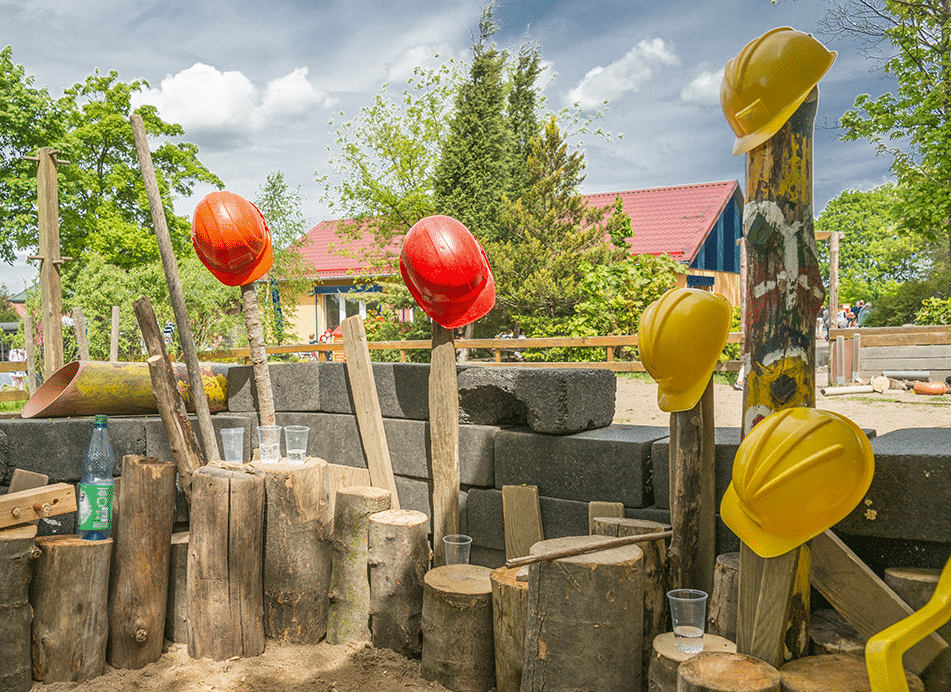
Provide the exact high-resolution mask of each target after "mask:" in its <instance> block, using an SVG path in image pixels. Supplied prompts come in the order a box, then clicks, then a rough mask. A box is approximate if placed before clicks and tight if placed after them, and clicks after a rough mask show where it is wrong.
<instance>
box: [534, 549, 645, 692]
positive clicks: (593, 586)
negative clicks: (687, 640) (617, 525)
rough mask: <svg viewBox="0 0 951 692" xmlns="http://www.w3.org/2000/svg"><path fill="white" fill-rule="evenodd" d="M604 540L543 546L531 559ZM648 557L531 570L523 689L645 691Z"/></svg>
mask: <svg viewBox="0 0 951 692" xmlns="http://www.w3.org/2000/svg"><path fill="white" fill-rule="evenodd" d="M603 540H604V539H603V538H601V537H599V536H569V537H566V538H556V539H553V540H548V541H541V542H540V543H536V544H535V545H534V546H532V554H533V555H539V554H543V553H545V552H550V551H553V550H558V549H562V548H568V547H576V546H580V545H586V544H590V543H592V542H594V543H597V542H600V541H603ZM643 560H644V556H643V553H642V552H641V549H640V548H639V547H638V546H636V545H627V546H622V547H619V548H613V549H610V550H602V551H600V552H594V553H585V554H582V555H576V556H574V557H566V558H561V559H558V560H553V561H550V562H540V563H537V564H535V565H532V566H531V568H530V571H529V580H528V618H527V624H526V630H525V660H524V667H523V672H522V690H523V691H524V692H543V691H545V690H551V689H570V690H587V689H597V690H599V691H602V692H615V691H617V692H620V691H622V690H623V691H624V692H629V691H630V690H637V689H640V686H641V675H642V671H641V656H640V653H639V652H640V651H641V646H642V643H641V638H642V636H643V620H644V602H643V601H644V595H643V588H644V573H643Z"/></svg>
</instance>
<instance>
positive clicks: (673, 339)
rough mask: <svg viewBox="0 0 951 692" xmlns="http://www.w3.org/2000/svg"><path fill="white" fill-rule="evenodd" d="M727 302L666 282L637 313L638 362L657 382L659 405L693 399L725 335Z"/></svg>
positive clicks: (679, 405)
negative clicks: (657, 295) (668, 286)
mask: <svg viewBox="0 0 951 692" xmlns="http://www.w3.org/2000/svg"><path fill="white" fill-rule="evenodd" d="M732 312H733V310H732V308H730V303H729V302H728V301H727V299H726V298H724V297H723V296H721V295H720V294H718V293H711V292H710V291H702V290H699V289H696V288H672V289H671V290H669V291H667V292H666V293H665V294H664V295H662V296H661V297H660V298H658V299H657V300H655V301H654V302H653V303H651V304H650V305H649V306H647V309H646V310H645V311H644V314H643V315H641V323H640V325H639V326H638V328H637V337H638V348H639V350H640V356H641V362H642V363H643V364H644V368H645V369H646V370H647V372H648V373H650V376H651V377H653V378H654V380H655V381H656V382H657V405H658V406H660V409H661V410H662V411H667V412H668V413H670V412H672V411H688V410H690V409H692V408H693V407H694V406H696V405H697V402H698V401H700V397H701V396H702V395H703V390H704V389H706V387H707V382H709V380H710V376H711V375H712V374H713V368H714V367H716V364H717V359H718V358H719V357H720V353H722V352H723V347H724V346H725V345H726V340H727V337H728V336H729V335H730V317H731V316H732Z"/></svg>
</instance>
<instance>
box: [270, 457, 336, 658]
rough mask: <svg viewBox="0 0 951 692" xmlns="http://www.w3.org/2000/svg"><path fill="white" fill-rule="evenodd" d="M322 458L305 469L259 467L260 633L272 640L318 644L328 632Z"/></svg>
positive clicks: (327, 556) (327, 549)
mask: <svg viewBox="0 0 951 692" xmlns="http://www.w3.org/2000/svg"><path fill="white" fill-rule="evenodd" d="M326 465H327V462H325V461H324V460H323V459H308V460H307V462H306V463H305V464H304V465H303V466H291V465H289V464H285V463H281V464H260V462H255V463H254V464H252V466H255V467H256V468H258V469H260V470H261V471H263V472H264V488H265V494H266V497H267V509H266V511H265V521H264V631H265V633H266V634H267V636H268V637H270V638H272V639H281V640H285V641H289V642H294V643H296V644H316V643H317V642H318V641H320V639H321V638H322V637H323V636H324V635H325V634H326V633H327V609H328V596H327V593H328V591H329V589H330V567H331V559H332V556H331V552H332V548H331V545H330V534H329V527H328V526H327V517H326V516H325V515H324V513H323V506H322V504H321V495H322V483H323V481H322V478H323V473H324V467H325V466H326Z"/></svg>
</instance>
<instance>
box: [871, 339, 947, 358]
mask: <svg viewBox="0 0 951 692" xmlns="http://www.w3.org/2000/svg"><path fill="white" fill-rule="evenodd" d="M866 358H940V359H943V360H951V345H946V346H936V345H932V346H871V345H869V343H868V341H867V340H865V339H863V340H862V360H865V359H866Z"/></svg>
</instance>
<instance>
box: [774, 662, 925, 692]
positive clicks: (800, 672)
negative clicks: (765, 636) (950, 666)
mask: <svg viewBox="0 0 951 692" xmlns="http://www.w3.org/2000/svg"><path fill="white" fill-rule="evenodd" d="M779 674H780V675H781V676H782V679H783V692H831V690H835V692H870V690H871V689H872V688H871V684H870V683H869V681H868V669H867V668H866V667H865V656H860V655H857V654H825V655H822V656H806V657H805V658H800V659H797V660H795V661H790V662H789V663H786V664H785V665H783V666H782V667H781V668H780V669H779ZM905 679H906V680H907V681H908V690H909V692H924V689H925V686H924V685H923V684H922V682H921V679H920V678H918V676H917V675H914V674H913V673H909V672H908V671H905Z"/></svg>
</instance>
